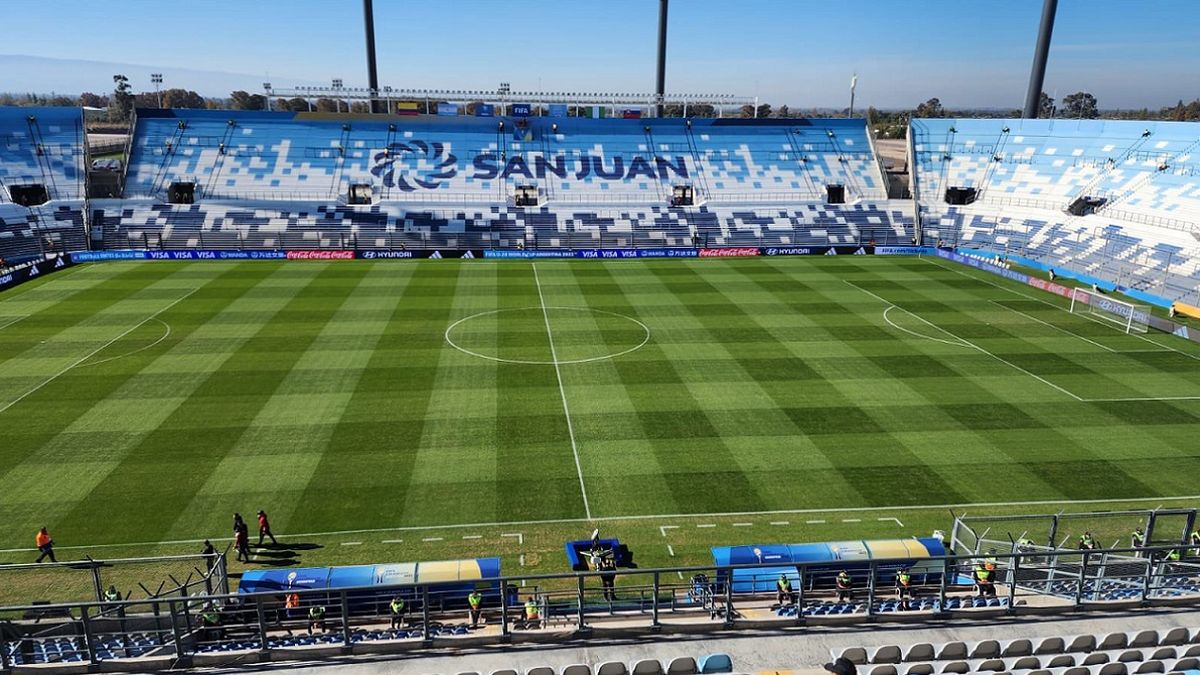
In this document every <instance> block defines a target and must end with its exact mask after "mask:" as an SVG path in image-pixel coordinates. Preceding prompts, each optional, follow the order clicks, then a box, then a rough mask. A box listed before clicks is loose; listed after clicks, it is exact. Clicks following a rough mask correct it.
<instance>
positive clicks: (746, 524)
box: [733, 523, 754, 527]
mask: <svg viewBox="0 0 1200 675" xmlns="http://www.w3.org/2000/svg"><path fill="white" fill-rule="evenodd" d="M752 525H754V523H734V524H733V526H734V527H751V526H752Z"/></svg>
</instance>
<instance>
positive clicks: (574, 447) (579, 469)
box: [447, 263, 650, 520]
mask: <svg viewBox="0 0 1200 675" xmlns="http://www.w3.org/2000/svg"><path fill="white" fill-rule="evenodd" d="M529 266H530V267H532V268H533V281H534V283H536V284H537V292H538V300H539V301H540V302H541V304H542V318H543V319H545V321H546V339H547V340H549V341H550V358H551V359H552V360H553V361H554V374H555V375H556V376H557V377H558V393H559V395H561V396H562V405H563V415H564V416H565V417H566V418H567V433H568V434H569V435H570V436H571V454H573V455H575V473H576V474H578V476H579V492H580V493H582V494H583V513H584V515H585V516H587V518H588V520H591V519H592V507H591V506H590V505H589V504H588V496H587V486H586V485H584V483H583V465H582V464H581V463H580V461H579V446H578V444H576V443H575V427H574V425H572V424H571V408H570V406H568V405H567V390H566V389H565V388H563V379H562V368H560V367H559V364H558V351H557V350H555V348H554V331H552V330H550V312H548V311H547V310H546V298H545V297H544V296H543V295H542V280H541V279H539V278H538V273H537V265H536V264H534V263H529ZM447 330H449V329H447ZM646 330H647V331H649V330H650V329H648V328H647V329H646ZM646 339H647V340H649V339H650V337H649V335H647V336H646ZM643 344H644V343H643Z"/></svg>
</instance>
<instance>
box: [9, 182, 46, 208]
mask: <svg viewBox="0 0 1200 675" xmlns="http://www.w3.org/2000/svg"><path fill="white" fill-rule="evenodd" d="M8 196H9V197H11V198H12V201H13V203H14V204H17V205H19V206H41V205H42V204H45V203H46V202H48V201H50V193H48V192H46V186H45V185H41V184H35V185H10V186H8Z"/></svg>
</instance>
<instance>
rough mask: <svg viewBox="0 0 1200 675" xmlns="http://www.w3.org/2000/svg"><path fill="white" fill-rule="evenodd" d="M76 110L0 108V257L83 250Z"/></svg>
mask: <svg viewBox="0 0 1200 675" xmlns="http://www.w3.org/2000/svg"><path fill="white" fill-rule="evenodd" d="M85 155H86V144H85V142H84V132H83V115H82V112H81V111H80V110H79V109H78V108H0V257H3V258H4V259H5V260H6V261H8V262H10V263H12V262H18V261H20V260H23V259H29V258H33V257H35V256H39V255H41V254H42V253H44V252H48V251H64V250H78V249H84V248H87V237H86V234H85V230H84V218H83V209H84V198H85V196H86V189H85V184H86V170H85V166H86V164H85Z"/></svg>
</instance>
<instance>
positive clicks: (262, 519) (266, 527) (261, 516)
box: [258, 511, 279, 547]
mask: <svg viewBox="0 0 1200 675" xmlns="http://www.w3.org/2000/svg"><path fill="white" fill-rule="evenodd" d="M263 537H270V538H271V545H272V546H274V545H276V544H278V543H279V542H277V541H275V535H274V534H271V522H270V521H269V520H267V512H266V511H259V512H258V545H259V547H262V545H263Z"/></svg>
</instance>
